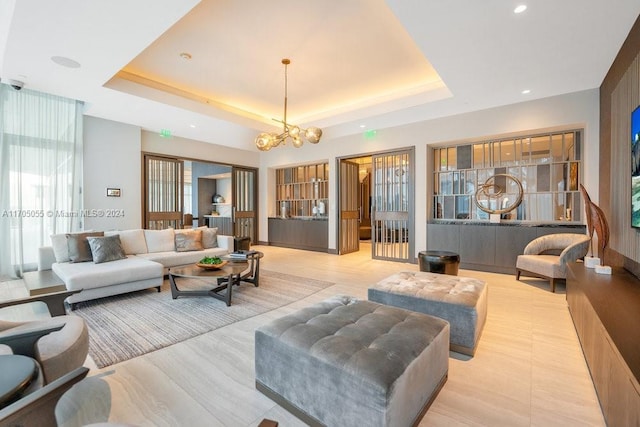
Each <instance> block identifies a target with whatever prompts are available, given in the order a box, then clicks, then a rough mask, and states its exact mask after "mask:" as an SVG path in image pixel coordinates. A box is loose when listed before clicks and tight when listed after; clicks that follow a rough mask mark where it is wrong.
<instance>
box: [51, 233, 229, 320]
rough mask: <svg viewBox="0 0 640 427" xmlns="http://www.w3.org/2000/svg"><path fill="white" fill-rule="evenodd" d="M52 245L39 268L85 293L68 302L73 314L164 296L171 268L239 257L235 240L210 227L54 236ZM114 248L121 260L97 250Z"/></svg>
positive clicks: (70, 297) (73, 297) (69, 286)
mask: <svg viewBox="0 0 640 427" xmlns="http://www.w3.org/2000/svg"><path fill="white" fill-rule="evenodd" d="M114 236H116V237H114ZM51 242H52V246H47V247H42V248H40V250H39V261H38V268H39V269H40V270H49V269H50V270H53V272H54V273H55V274H56V275H57V276H58V277H59V278H60V279H61V280H62V281H63V282H64V284H65V286H66V288H67V289H68V290H81V292H79V293H76V294H73V295H71V296H69V297H68V298H67V300H66V301H67V302H68V303H69V304H70V305H71V309H72V310H73V309H75V304H76V303H78V302H81V301H88V300H93V299H97V298H103V297H106V296H111V295H118V294H122V293H127V292H132V291H137V290H141V289H148V288H154V287H155V288H158V291H160V286H162V282H163V280H164V276H165V274H167V272H168V269H169V268H171V267H176V266H179V265H185V264H192V263H196V262H198V261H199V260H200V259H202V258H203V257H205V256H221V255H225V254H227V253H229V252H231V251H233V237H232V236H223V235H218V234H217V229H215V228H207V227H201V228H197V229H188V230H173V229H166V230H143V229H134V230H122V231H106V232H84V233H65V234H56V235H52V236H51ZM109 245H111V246H109ZM113 246H115V249H114V250H113V251H112V252H115V253H116V255H112V254H111V252H109V251H103V252H98V250H97V249H99V248H102V247H108V249H110V248H112V247H113ZM118 246H119V247H120V248H121V249H120V252H119V253H118ZM92 250H93V253H92V252H91V251H92ZM104 253H107V256H106V257H107V260H106V261H105V260H104V259H103V258H104V257H103V255H104ZM96 255H97V256H96Z"/></svg>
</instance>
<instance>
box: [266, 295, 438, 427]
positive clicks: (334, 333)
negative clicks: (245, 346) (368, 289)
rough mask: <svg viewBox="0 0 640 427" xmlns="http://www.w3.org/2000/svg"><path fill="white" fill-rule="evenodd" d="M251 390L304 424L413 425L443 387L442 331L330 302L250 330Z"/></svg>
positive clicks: (421, 321) (386, 310) (416, 319)
mask: <svg viewBox="0 0 640 427" xmlns="http://www.w3.org/2000/svg"><path fill="white" fill-rule="evenodd" d="M255 338H256V342H255V345H256V352H255V367H256V388H257V389H258V390H260V391H261V392H263V393H264V394H266V395H267V396H269V397H270V398H271V399H273V400H274V401H276V402H277V403H279V404H280V405H281V406H283V407H285V408H286V409H288V410H289V411H290V412H292V413H293V414H294V415H296V416H298V417H299V418H301V419H302V420H303V421H304V422H306V423H308V424H311V425H327V426H410V425H414V424H417V423H418V422H419V421H420V419H421V418H422V416H423V415H424V412H426V410H427V408H428V407H429V405H430V404H431V402H432V401H433V399H434V398H435V396H436V395H437V393H438V391H439V390H440V388H441V387H442V385H443V384H444V382H445V381H446V379H447V372H448V368H449V359H448V357H449V350H448V347H449V324H448V323H447V322H445V321H444V320H442V319H438V318H435V317H432V316H427V315H425V314H421V313H415V312H411V311H408V310H403V309H399V308H396V307H389V306H385V305H382V304H378V303H375V302H371V301H358V300H356V299H354V298H352V297H346V296H336V297H333V298H331V299H328V300H326V301H323V302H321V303H319V304H316V305H313V306H310V307H307V308H304V309H302V310H300V311H298V312H296V313H293V314H291V315H288V316H285V317H283V318H280V319H277V320H274V321H273V322H271V323H270V324H268V325H266V326H263V327H260V328H258V329H257V330H256V335H255Z"/></svg>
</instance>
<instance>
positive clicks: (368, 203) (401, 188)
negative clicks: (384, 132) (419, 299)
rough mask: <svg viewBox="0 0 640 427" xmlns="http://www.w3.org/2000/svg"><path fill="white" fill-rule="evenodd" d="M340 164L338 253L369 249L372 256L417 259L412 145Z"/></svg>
mask: <svg viewBox="0 0 640 427" xmlns="http://www.w3.org/2000/svg"><path fill="white" fill-rule="evenodd" d="M338 165H339V169H338V170H339V173H338V192H339V194H338V201H339V204H340V207H339V212H340V220H339V222H338V240H337V241H338V243H339V248H338V252H339V253H340V254H346V253H350V252H354V251H357V250H365V249H366V250H370V252H371V257H372V258H374V259H385V260H392V261H401V262H415V256H414V255H413V254H414V247H415V242H414V229H415V225H414V224H415V209H414V180H415V178H414V176H415V174H414V150H413V149H406V150H398V151H392V152H383V153H376V154H371V155H361V156H356V157H349V158H342V159H338ZM354 171H356V172H355V173H354ZM354 175H355V176H354ZM354 224H355V225H354Z"/></svg>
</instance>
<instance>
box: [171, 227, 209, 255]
mask: <svg viewBox="0 0 640 427" xmlns="http://www.w3.org/2000/svg"><path fill="white" fill-rule="evenodd" d="M175 236H176V237H175V240H176V251H177V252H190V251H201V250H203V249H204V248H203V247H202V230H176V232H175Z"/></svg>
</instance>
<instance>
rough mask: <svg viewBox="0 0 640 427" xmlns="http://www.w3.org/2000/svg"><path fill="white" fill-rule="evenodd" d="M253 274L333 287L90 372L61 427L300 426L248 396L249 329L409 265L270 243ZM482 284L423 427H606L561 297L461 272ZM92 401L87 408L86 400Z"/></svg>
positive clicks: (527, 284)
mask: <svg viewBox="0 0 640 427" xmlns="http://www.w3.org/2000/svg"><path fill="white" fill-rule="evenodd" d="M252 248H255V249H258V250H261V251H263V252H265V258H264V259H263V262H262V268H263V269H265V270H271V271H281V272H285V273H289V274H294V275H299V276H304V277H313V278H319V279H324V280H329V281H332V282H335V283H336V284H335V285H334V286H332V287H330V288H328V289H326V290H323V291H322V292H320V293H318V294H315V295H312V296H310V297H308V298H306V299H304V300H302V301H298V302H296V303H294V304H291V305H289V306H286V307H282V308H279V309H277V310H274V311H272V312H269V313H265V314H262V315H259V316H256V317H253V318H251V319H247V320H244V321H241V322H238V323H235V324H232V325H229V326H227V327H224V328H221V329H218V330H215V331H212V332H210V333H207V334H205V335H202V336H199V337H196V338H193V339H190V340H188V341H185V342H182V343H179V344H176V345H173V346H171V347H168V348H165V349H162V350H159V351H156V352H153V353H150V354H147V355H145V356H142V357H139V358H136V359H132V360H128V361H126V362H122V363H120V364H117V365H113V366H110V367H107V368H104V369H103V370H97V369H92V372H91V374H90V375H91V377H90V378H88V379H87V380H85V382H84V383H81V384H82V385H83V387H82V388H80V387H78V388H76V389H75V390H73V391H74V393H70V394H68V395H66V396H65V398H64V400H63V401H61V404H60V405H59V409H60V411H59V417H60V419H61V420H62V421H64V422H63V425H67V426H73V425H81V424H83V423H89V422H98V421H106V420H107V419H108V421H111V422H120V423H126V424H133V425H147V426H218V425H219V426H256V425H257V424H259V422H260V421H261V420H262V419H263V418H270V419H273V420H277V421H278V422H279V423H280V425H281V426H300V425H303V424H302V423H301V422H300V421H299V420H298V419H296V418H295V417H293V416H292V415H290V414H289V413H288V412H286V411H285V410H284V409H282V408H280V407H279V406H278V405H276V404H274V403H273V402H272V401H271V400H270V399H268V398H266V397H265V396H263V395H262V394H261V393H259V392H258V391H256V390H255V388H254V367H253V362H254V330H255V328H256V327H258V326H259V325H262V324H264V323H265V322H268V321H270V320H271V319H275V318H278V317H281V316H283V315H285V314H288V313H291V312H293V311H295V310H297V309H298V308H300V307H303V306H307V305H309V304H312V303H314V302H317V301H320V300H323V299H325V298H327V297H329V296H332V295H335V294H349V295H354V296H356V297H360V298H366V295H367V294H366V291H367V288H368V286H369V285H370V284H372V283H375V282H377V281H379V280H380V279H382V278H384V277H386V276H388V275H390V274H392V273H394V272H397V271H402V270H411V271H416V270H418V267H417V266H416V265H412V264H402V263H391V262H387V261H375V260H371V257H370V255H369V253H368V252H367V251H361V252H360V253H355V254H349V255H343V256H336V255H328V254H322V253H315V252H305V251H295V250H289V249H283V248H276V247H261V246H255V247H252ZM460 275H465V276H471V277H476V278H479V279H482V280H485V281H486V282H487V283H488V284H489V310H488V318H487V323H486V326H485V328H484V332H483V335H482V337H481V339H480V344H479V347H478V350H477V352H476V356H475V357H473V358H468V357H462V356H461V355H458V354H455V353H451V354H450V356H451V357H450V359H449V379H448V381H447V383H446V384H445V386H444V388H443V389H442V391H441V392H440V394H439V395H438V397H437V398H436V400H435V402H434V403H433V405H432V406H431V408H430V410H429V411H428V412H427V414H426V416H425V417H424V418H423V420H422V422H421V424H420V425H421V426H470V425H485V426H604V425H605V423H604V419H603V417H602V412H601V411H600V407H599V405H598V401H597V398H596V394H595V391H594V388H593V384H592V382H591V378H590V376H589V372H588V370H587V366H586V363H585V360H584V357H583V355H582V351H581V349H580V344H579V342H578V338H577V336H576V332H575V329H574V327H573V323H572V321H571V317H570V314H569V311H568V309H567V304H566V299H565V295H564V285H560V286H559V287H558V290H557V293H555V294H552V293H551V292H549V288H548V284H547V283H545V282H543V281H540V280H536V279H531V280H529V279H526V278H525V279H524V282H518V281H516V280H515V278H514V277H513V276H506V275H499V274H491V273H483V272H476V271H471V270H462V271H461V272H460ZM87 402H89V403H87Z"/></svg>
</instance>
